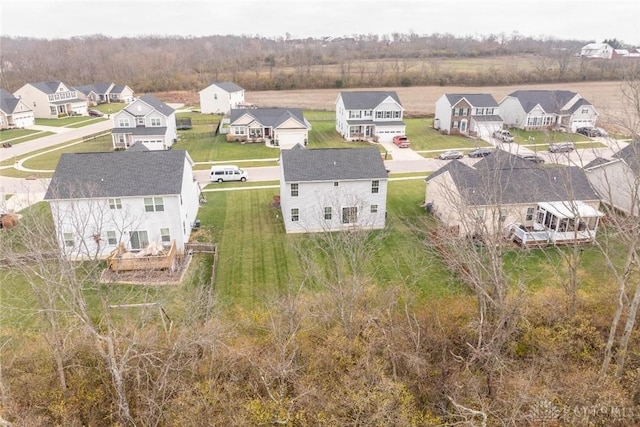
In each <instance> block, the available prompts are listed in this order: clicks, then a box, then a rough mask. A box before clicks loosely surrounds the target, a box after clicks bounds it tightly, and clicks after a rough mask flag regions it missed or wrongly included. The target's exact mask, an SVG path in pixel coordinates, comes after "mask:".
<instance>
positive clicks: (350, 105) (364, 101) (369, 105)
mask: <svg viewBox="0 0 640 427" xmlns="http://www.w3.org/2000/svg"><path fill="white" fill-rule="evenodd" d="M340 96H341V97H342V102H343V103H344V107H345V108H346V109H347V110H370V109H373V108H375V107H377V106H378V105H380V103H381V102H382V101H384V100H385V99H387V98H388V97H391V98H393V100H394V101H396V102H397V103H398V104H399V105H400V106H402V103H401V102H400V98H398V94H397V93H396V92H395V91H358V92H340Z"/></svg>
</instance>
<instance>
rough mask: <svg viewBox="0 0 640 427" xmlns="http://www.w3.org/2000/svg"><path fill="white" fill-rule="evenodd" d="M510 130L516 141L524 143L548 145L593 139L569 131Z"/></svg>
mask: <svg viewBox="0 0 640 427" xmlns="http://www.w3.org/2000/svg"><path fill="white" fill-rule="evenodd" d="M509 132H511V134H512V135H513V139H514V142H515V143H516V144H523V145H527V146H529V145H533V146H535V145H546V146H548V145H549V144H552V143H554V142H588V141H591V139H589V138H587V137H586V136H584V135H580V134H578V133H568V132H554V131H548V130H544V131H539V130H535V131H534V130H522V129H510V130H509Z"/></svg>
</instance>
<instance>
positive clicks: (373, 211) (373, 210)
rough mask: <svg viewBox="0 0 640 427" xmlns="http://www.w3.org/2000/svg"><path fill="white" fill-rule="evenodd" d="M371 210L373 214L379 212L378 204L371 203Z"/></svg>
mask: <svg viewBox="0 0 640 427" xmlns="http://www.w3.org/2000/svg"><path fill="white" fill-rule="evenodd" d="M370 212H371V213H372V214H376V213H378V205H371V208H370Z"/></svg>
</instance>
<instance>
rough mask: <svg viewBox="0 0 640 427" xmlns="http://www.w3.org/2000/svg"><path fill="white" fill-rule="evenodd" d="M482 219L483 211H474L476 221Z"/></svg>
mask: <svg viewBox="0 0 640 427" xmlns="http://www.w3.org/2000/svg"><path fill="white" fill-rule="evenodd" d="M483 218H484V209H476V219H483Z"/></svg>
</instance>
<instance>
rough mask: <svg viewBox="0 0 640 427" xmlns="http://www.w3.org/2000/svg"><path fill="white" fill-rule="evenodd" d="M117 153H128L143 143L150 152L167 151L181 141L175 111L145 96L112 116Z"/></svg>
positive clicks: (112, 136)
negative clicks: (134, 146) (119, 150)
mask: <svg viewBox="0 0 640 427" xmlns="http://www.w3.org/2000/svg"><path fill="white" fill-rule="evenodd" d="M112 120H113V129H112V130H111V140H112V142H113V148H114V149H123V148H124V149H126V148H129V147H130V146H132V145H133V144H135V143H136V142H140V143H142V144H144V145H145V146H146V147H147V148H148V149H149V150H167V149H168V148H169V147H171V146H172V145H173V143H174V142H176V141H177V138H178V131H177V129H176V114H175V111H174V109H173V108H171V107H169V106H168V105H167V104H165V103H164V102H161V101H159V100H158V99H157V98H155V97H154V96H152V95H144V96H142V97H140V98H138V99H136V100H135V101H133V102H132V103H130V104H129V105H127V106H126V107H125V108H124V109H123V110H120V111H118V112H117V113H116V114H114V115H113V116H112Z"/></svg>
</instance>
